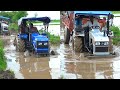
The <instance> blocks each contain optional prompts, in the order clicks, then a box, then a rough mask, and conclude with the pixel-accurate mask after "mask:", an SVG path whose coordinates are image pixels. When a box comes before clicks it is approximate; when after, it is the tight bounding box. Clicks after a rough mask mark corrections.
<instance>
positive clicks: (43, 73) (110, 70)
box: [4, 32, 120, 79]
mask: <svg viewBox="0 0 120 90" xmlns="http://www.w3.org/2000/svg"><path fill="white" fill-rule="evenodd" d="M4 38H5V37H4ZM6 39H8V41H9V42H8V44H7V45H6V46H5V55H6V57H7V64H8V67H7V69H11V70H12V71H14V72H15V77H16V78H18V79H58V78H60V77H61V78H63V79H120V67H119V66H120V56H118V57H115V58H99V59H98V58H95V59H87V58H84V57H83V54H80V53H75V52H74V51H73V50H72V44H71V43H70V45H64V44H61V45H60V46H51V49H53V50H57V52H58V53H59V54H58V55H55V56H50V57H39V58H36V57H34V55H32V56H29V57H25V56H24V53H18V52H16V51H15V47H14V46H13V39H14V36H11V37H6ZM61 39H64V37H63V32H62V34H61ZM114 50H115V51H117V52H120V47H115V48H114Z"/></svg>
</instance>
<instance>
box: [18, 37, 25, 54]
mask: <svg viewBox="0 0 120 90" xmlns="http://www.w3.org/2000/svg"><path fill="white" fill-rule="evenodd" d="M16 48H17V50H18V51H19V52H24V51H25V42H24V40H21V39H18V42H17V46H16Z"/></svg>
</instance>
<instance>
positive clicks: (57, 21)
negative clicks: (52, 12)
mask: <svg viewBox="0 0 120 90" xmlns="http://www.w3.org/2000/svg"><path fill="white" fill-rule="evenodd" d="M51 22H53V23H59V22H60V20H51Z"/></svg>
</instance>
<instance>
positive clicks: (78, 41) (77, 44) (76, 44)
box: [73, 37, 83, 52]
mask: <svg viewBox="0 0 120 90" xmlns="http://www.w3.org/2000/svg"><path fill="white" fill-rule="evenodd" d="M73 40H74V41H73V49H74V51H75V52H82V51H83V44H82V43H83V42H82V38H81V37H74V38H73Z"/></svg>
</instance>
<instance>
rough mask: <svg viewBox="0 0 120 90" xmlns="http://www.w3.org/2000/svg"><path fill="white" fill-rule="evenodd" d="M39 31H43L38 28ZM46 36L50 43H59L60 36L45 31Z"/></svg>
mask: <svg viewBox="0 0 120 90" xmlns="http://www.w3.org/2000/svg"><path fill="white" fill-rule="evenodd" d="M39 32H40V33H43V30H39ZM47 34H48V37H49V38H50V43H51V44H60V36H56V35H54V34H51V33H49V32H48V33H47Z"/></svg>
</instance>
